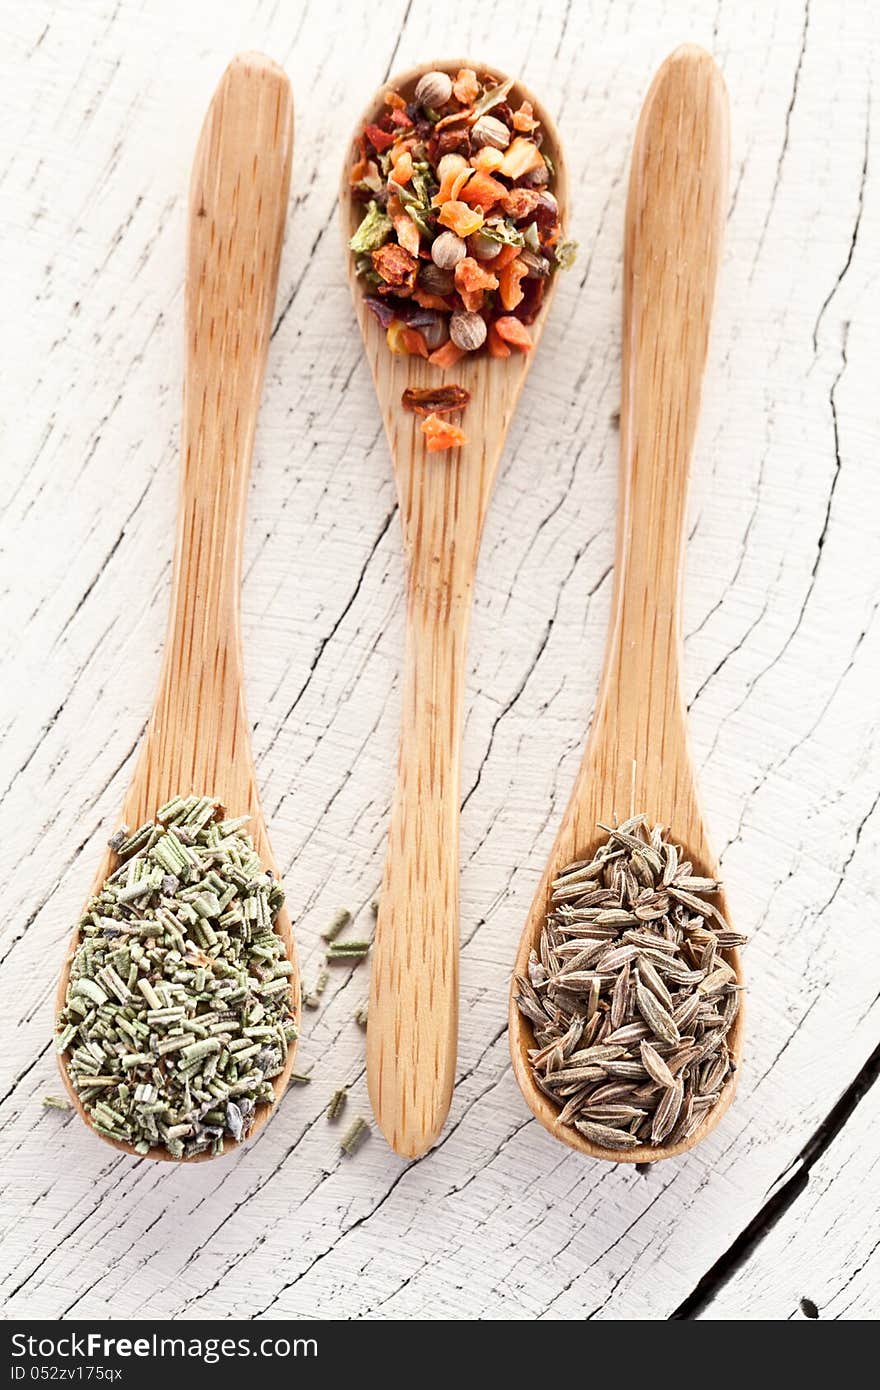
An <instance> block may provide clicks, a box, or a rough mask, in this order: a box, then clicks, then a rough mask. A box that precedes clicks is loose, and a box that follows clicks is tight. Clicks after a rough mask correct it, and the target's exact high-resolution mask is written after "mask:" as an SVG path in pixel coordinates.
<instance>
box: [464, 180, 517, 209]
mask: <svg viewBox="0 0 880 1390" xmlns="http://www.w3.org/2000/svg"><path fill="white" fill-rule="evenodd" d="M506 194H507V187H506V185H505V184H503V183H499V181H498V179H493V178H492V175H491V174H485V173H482V172H480V171H478V172H477V173H475V174H474V176H473V178H472V179H470V180H469V182H468V184H467V186H466V187H465V188H463V189H462V190H461V193H460V194H459V197H460V199H461V201H462V202H463V203H468V204H469V205H470V206H471V207H478V208H481V209H482V211H483V212H488V211H489V209H490V208H492V207H494V206H495V204H496V203H497V202H498V200H499V199H500V198H503V197H505V195H506Z"/></svg>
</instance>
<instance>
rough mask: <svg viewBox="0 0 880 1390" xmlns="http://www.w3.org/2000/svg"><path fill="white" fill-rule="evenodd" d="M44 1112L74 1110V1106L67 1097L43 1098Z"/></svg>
mask: <svg viewBox="0 0 880 1390" xmlns="http://www.w3.org/2000/svg"><path fill="white" fill-rule="evenodd" d="M42 1106H43V1109H44V1110H72V1109H73V1106H72V1105H71V1103H70V1101H69V1100H68V1099H67V1098H66V1097H65V1096H43V1100H42Z"/></svg>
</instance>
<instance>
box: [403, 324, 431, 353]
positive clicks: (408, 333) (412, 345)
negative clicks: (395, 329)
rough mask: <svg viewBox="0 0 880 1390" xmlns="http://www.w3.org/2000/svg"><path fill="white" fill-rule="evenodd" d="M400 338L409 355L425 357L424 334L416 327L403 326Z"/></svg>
mask: <svg viewBox="0 0 880 1390" xmlns="http://www.w3.org/2000/svg"><path fill="white" fill-rule="evenodd" d="M400 340H401V342H402V343H403V345H404V347H405V348H406V351H407V352H408V353H409V354H410V356H411V357H425V358H426V357H427V356H428V344H427V343H426V342H425V336H424V334H423V333H420V332H419V330H418V329H417V328H404V330H403V332H402V333H401V335H400Z"/></svg>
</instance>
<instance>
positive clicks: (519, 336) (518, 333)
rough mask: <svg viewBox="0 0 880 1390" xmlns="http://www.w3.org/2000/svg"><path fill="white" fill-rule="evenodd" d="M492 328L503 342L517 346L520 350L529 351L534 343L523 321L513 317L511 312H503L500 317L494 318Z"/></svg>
mask: <svg viewBox="0 0 880 1390" xmlns="http://www.w3.org/2000/svg"><path fill="white" fill-rule="evenodd" d="M492 326H493V328H495V330H496V331H497V333H498V336H499V337H500V338H503V340H504V342H505V343H510V345H511V347H517V348H519V349H520V351H521V352H531V350H532V348H533V347H534V346H535V344H534V343H533V342H532V335H531V333H530V332H529V330H528V329H527V328H526V326H525V324H524V323H520V321H519V319H517V318H514V316H513V315H512V314H505V315H503V316H502V317H501V318H500V319H496V320H495V322H494V324H493V325H492Z"/></svg>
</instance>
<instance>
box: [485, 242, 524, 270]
mask: <svg viewBox="0 0 880 1390" xmlns="http://www.w3.org/2000/svg"><path fill="white" fill-rule="evenodd" d="M519 253H520V248H519V247H518V246H502V248H501V250H500V251H499V252H498V255H497V256H496V257H495V259H494V260H493V262H492V269H493V270H503V269H504V267H505V266H506V265H510V262H511V261H515V260H516V258H517V256H518V255H519Z"/></svg>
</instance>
